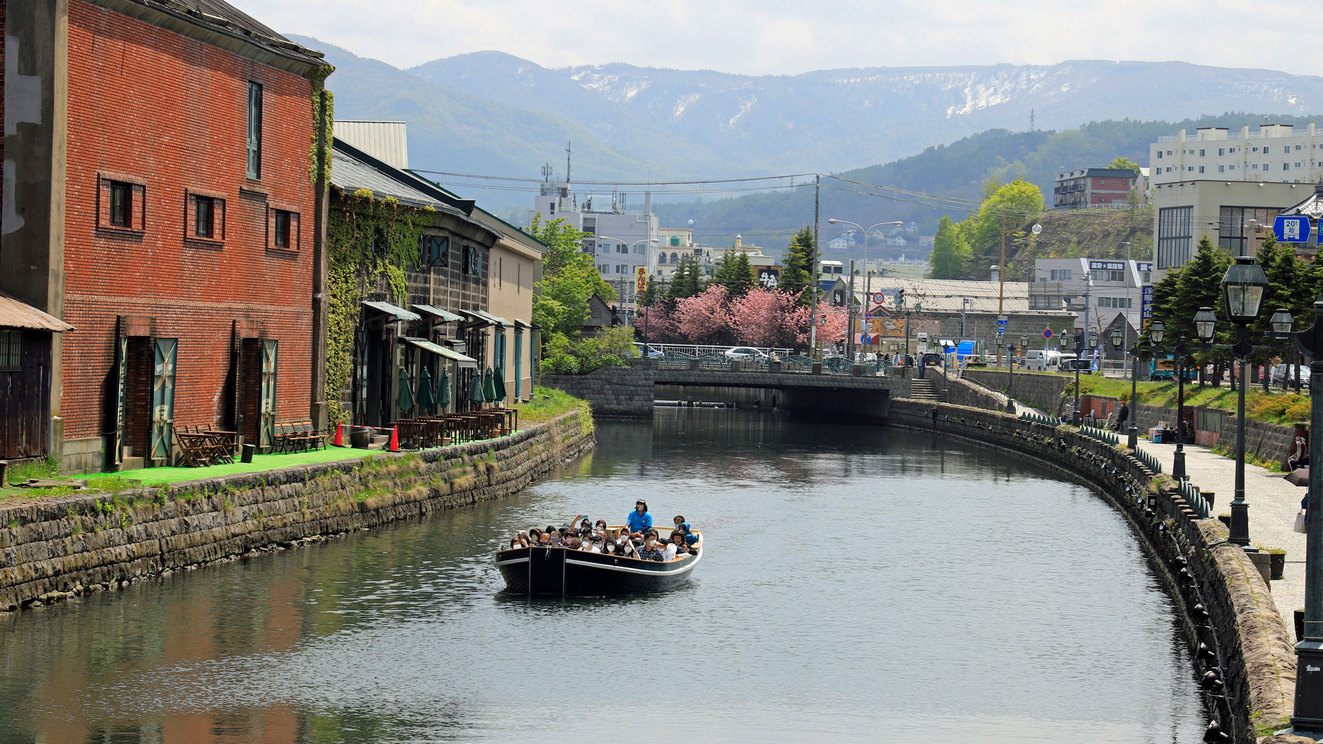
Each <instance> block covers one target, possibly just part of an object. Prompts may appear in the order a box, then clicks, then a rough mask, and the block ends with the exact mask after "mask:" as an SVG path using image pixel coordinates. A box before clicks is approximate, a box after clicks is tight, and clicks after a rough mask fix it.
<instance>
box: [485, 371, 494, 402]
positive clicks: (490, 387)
mask: <svg viewBox="0 0 1323 744" xmlns="http://www.w3.org/2000/svg"><path fill="white" fill-rule="evenodd" d="M494 377H495V375H493V374H492V370H491V367H488V368H487V369H486V370H484V371H483V373H482V398H483V400H485V401H487V402H488V403H491V402H492V401H494V400H496V383H495V382H494V381H493V378H494Z"/></svg>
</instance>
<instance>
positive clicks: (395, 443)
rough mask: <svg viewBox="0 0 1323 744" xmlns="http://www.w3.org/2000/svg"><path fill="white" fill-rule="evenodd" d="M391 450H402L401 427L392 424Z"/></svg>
mask: <svg viewBox="0 0 1323 744" xmlns="http://www.w3.org/2000/svg"><path fill="white" fill-rule="evenodd" d="M390 451H391V452H399V451H400V427H398V426H392V427H391V428H390Z"/></svg>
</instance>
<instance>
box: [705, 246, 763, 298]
mask: <svg viewBox="0 0 1323 744" xmlns="http://www.w3.org/2000/svg"><path fill="white" fill-rule="evenodd" d="M713 281H714V282H715V283H717V284H720V285H721V286H723V287H725V288H726V291H727V292H729V293H730V296H731V297H743V296H744V295H745V294H746V293H748V291H749V290H750V289H753V287H754V284H755V282H756V280H755V278H754V275H753V266H751V265H750V264H749V254H747V253H735V254H732V253H726V254H725V255H723V256H722V257H721V260H720V261H718V262H717V270H716V274H715V276H714V277H713Z"/></svg>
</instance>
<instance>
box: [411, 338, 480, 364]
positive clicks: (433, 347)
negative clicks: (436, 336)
mask: <svg viewBox="0 0 1323 744" xmlns="http://www.w3.org/2000/svg"><path fill="white" fill-rule="evenodd" d="M404 340H405V341H407V342H409V343H411V344H413V345H414V346H417V347H418V348H420V349H422V350H423V351H427V352H430V353H432V354H436V355H437V356H439V357H443V358H445V359H450V360H452V361H454V362H455V363H457V364H458V365H459V366H460V367H461V368H469V369H474V368H477V366H478V360H477V359H474V358H473V357H471V356H466V355H464V354H461V353H459V352H458V351H451V350H450V349H447V348H446V347H444V346H438V345H437V344H434V343H432V342H431V341H428V340H427V339H425V338H414V337H412V336H405V338H404Z"/></svg>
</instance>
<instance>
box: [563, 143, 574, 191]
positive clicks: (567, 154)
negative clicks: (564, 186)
mask: <svg viewBox="0 0 1323 744" xmlns="http://www.w3.org/2000/svg"><path fill="white" fill-rule="evenodd" d="M571 144H573V143H572V142H566V143H565V183H569V182H570V145H571Z"/></svg>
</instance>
